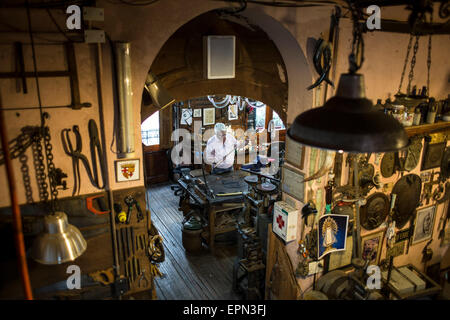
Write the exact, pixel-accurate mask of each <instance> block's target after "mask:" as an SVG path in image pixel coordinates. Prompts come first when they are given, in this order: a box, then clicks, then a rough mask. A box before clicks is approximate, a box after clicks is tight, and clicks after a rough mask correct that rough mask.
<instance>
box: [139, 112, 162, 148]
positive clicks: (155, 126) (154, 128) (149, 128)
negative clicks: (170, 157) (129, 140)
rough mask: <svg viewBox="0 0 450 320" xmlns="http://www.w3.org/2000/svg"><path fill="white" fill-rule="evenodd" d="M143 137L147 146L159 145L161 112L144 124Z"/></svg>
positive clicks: (142, 128) (142, 127)
mask: <svg viewBox="0 0 450 320" xmlns="http://www.w3.org/2000/svg"><path fill="white" fill-rule="evenodd" d="M141 135H142V143H143V144H144V145H145V146H154V145H159V111H156V112H155V113H154V114H152V115H151V116H150V117H148V118H147V119H145V121H144V122H142V125H141Z"/></svg>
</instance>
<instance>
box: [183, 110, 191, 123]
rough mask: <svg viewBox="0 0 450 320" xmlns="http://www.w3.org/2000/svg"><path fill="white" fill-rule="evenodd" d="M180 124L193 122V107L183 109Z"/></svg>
mask: <svg viewBox="0 0 450 320" xmlns="http://www.w3.org/2000/svg"><path fill="white" fill-rule="evenodd" d="M180 124H184V125H189V126H190V125H191V124H192V109H181V120H180Z"/></svg>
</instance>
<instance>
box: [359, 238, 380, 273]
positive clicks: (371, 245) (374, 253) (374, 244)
mask: <svg viewBox="0 0 450 320" xmlns="http://www.w3.org/2000/svg"><path fill="white" fill-rule="evenodd" d="M383 235H384V231H378V232H375V233H371V234H368V235H365V236H364V237H362V238H361V239H362V241H361V248H362V259H363V260H366V261H367V260H369V265H377V264H378V262H379V260H380V254H381V243H382V242H383V241H382V240H383Z"/></svg>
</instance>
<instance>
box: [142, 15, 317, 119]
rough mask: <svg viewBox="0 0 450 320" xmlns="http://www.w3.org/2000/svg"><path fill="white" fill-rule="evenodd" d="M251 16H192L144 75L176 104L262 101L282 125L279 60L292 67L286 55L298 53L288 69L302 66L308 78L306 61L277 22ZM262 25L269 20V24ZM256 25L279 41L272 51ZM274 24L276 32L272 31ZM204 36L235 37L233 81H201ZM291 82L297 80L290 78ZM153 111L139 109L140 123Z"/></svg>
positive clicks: (284, 83) (284, 82)
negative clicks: (225, 98) (212, 98)
mask: <svg viewBox="0 0 450 320" xmlns="http://www.w3.org/2000/svg"><path fill="white" fill-rule="evenodd" d="M254 11H255V10H251V12H249V13H250V15H249V17H244V16H231V15H227V14H222V13H221V12H220V11H217V10H215V11H209V12H207V13H204V14H202V15H199V16H197V17H196V18H194V19H192V20H191V21H189V22H188V23H186V24H185V25H183V26H182V27H180V28H179V29H178V30H177V31H176V32H175V33H174V34H173V35H172V36H171V37H170V38H169V39H168V40H167V41H166V42H165V44H164V45H163V46H162V48H161V50H160V51H159V53H158V54H157V56H156V58H155V59H154V61H153V63H152V65H151V68H150V70H151V71H152V72H153V73H154V74H155V75H156V76H157V77H158V78H159V79H160V81H161V84H162V85H163V86H164V87H165V88H166V89H167V90H169V91H170V93H171V94H172V95H173V97H174V98H175V99H176V100H177V101H185V100H188V99H191V98H195V97H199V96H206V95H211V94H232V95H239V96H245V97H249V98H252V99H255V100H259V101H263V102H264V103H266V104H267V105H269V106H270V107H271V108H272V109H273V110H275V111H276V112H277V113H278V114H279V115H280V117H281V118H282V120H283V121H284V122H286V119H287V112H286V111H287V106H288V90H289V88H288V82H289V81H290V78H288V70H287V69H286V65H285V63H284V59H283V58H289V61H290V63H291V64H292V61H291V60H295V59H292V56H293V54H292V51H299V53H298V56H299V57H300V60H301V58H303V61H302V62H303V63H300V64H299V63H298V61H297V63H296V62H294V65H297V66H298V65H304V66H305V68H303V70H305V71H307V72H309V70H308V67H307V63H306V59H305V58H304V55H303V53H302V52H301V49H300V47H299V46H298V44H297V42H296V41H295V39H294V38H293V37H292V36H291V35H290V34H289V32H288V31H287V30H285V29H284V27H283V26H281V24H280V23H279V22H277V21H276V20H275V19H273V18H271V17H269V16H267V15H266V14H264V13H261V12H254ZM268 20H271V21H270V23H269V24H268V23H267V21H268ZM261 21H266V22H265V23H263V24H265V26H266V28H267V29H268V31H269V32H271V33H273V34H274V35H275V36H276V37H278V38H279V39H277V40H276V41H277V42H278V43H279V44H278V45H276V43H275V42H274V41H273V40H272V39H271V38H270V37H269V36H268V34H267V33H266V31H265V30H263V29H262V28H260V27H259V24H260V23H259V22H261ZM255 22H256V23H255ZM275 24H278V26H275V27H274V25H275ZM280 30H281V32H280ZM283 30H284V32H283ZM274 31H275V33H274ZM206 35H235V36H236V77H235V78H234V79H221V80H208V79H206V78H205V77H204V75H203V65H204V61H203V37H204V36H206ZM287 35H289V36H290V37H287ZM280 44H281V45H282V46H283V47H284V48H282V50H281V51H284V57H283V55H282V54H281V53H280V50H279V45H280ZM294 55H295V54H294ZM294 68H295V67H294ZM292 78H293V79H296V78H297V77H296V76H295V75H293V76H292ZM305 78H306V79H309V78H310V77H308V76H306V77H305ZM307 81H308V80H307ZM144 100H145V99H143V101H144ZM155 111H156V108H155V107H154V106H152V105H151V104H150V105H145V103H143V106H142V110H141V119H142V120H145V119H146V118H147V117H148V116H149V115H151V114H152V113H153V112H155Z"/></svg>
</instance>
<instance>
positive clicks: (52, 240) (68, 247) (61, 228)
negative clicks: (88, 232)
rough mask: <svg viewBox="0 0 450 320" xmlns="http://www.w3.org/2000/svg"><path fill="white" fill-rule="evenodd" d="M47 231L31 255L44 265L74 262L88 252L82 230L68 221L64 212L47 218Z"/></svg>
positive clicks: (37, 240)
mask: <svg viewBox="0 0 450 320" xmlns="http://www.w3.org/2000/svg"><path fill="white" fill-rule="evenodd" d="M44 223H45V231H44V233H42V234H40V235H39V236H38V237H37V239H35V241H34V242H33V247H32V249H31V255H32V258H33V259H34V260H36V261H37V262H39V263H42V264H49V265H51V264H61V263H65V262H68V261H73V260H75V259H76V258H78V257H79V256H81V255H82V254H83V253H84V251H86V247H87V243H86V240H85V239H84V238H83V235H82V234H81V232H80V230H78V228H77V227H75V226H73V225H71V224H69V223H68V221H67V215H66V214H65V213H64V212H60V211H59V212H58V211H57V212H55V213H54V214H50V215H47V216H45V222H44Z"/></svg>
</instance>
